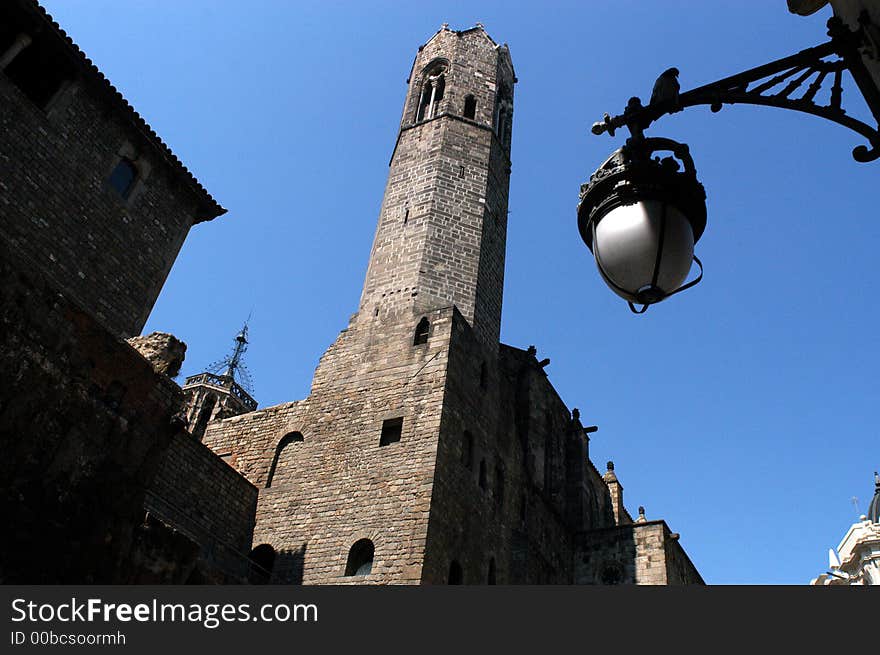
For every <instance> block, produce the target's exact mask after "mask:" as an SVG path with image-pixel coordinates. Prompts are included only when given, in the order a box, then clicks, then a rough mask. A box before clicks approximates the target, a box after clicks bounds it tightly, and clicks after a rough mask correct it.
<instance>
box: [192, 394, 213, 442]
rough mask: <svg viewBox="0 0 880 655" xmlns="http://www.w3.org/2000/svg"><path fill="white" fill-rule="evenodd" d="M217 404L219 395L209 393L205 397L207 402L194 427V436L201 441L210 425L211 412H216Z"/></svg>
mask: <svg viewBox="0 0 880 655" xmlns="http://www.w3.org/2000/svg"><path fill="white" fill-rule="evenodd" d="M216 404H217V396H215V395H214V394H208V397H207V398H206V399H205V404H204V405H203V406H202V409H201V410H200V411H199V416H198V418H197V419H196V423H195V425H194V426H193V429H192V436H194V437H195V438H196V439H198V440H199V441H201V440H202V437H204V436H205V430H206V429H207V427H208V421H210V420H211V414H212V413H213V412H214V405H216Z"/></svg>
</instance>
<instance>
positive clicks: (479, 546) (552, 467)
mask: <svg viewBox="0 0 880 655" xmlns="http://www.w3.org/2000/svg"><path fill="white" fill-rule="evenodd" d="M455 316H456V319H457V320H456V321H455V322H454V329H453V339H452V343H451V346H450V354H449V365H448V367H447V380H446V393H445V394H444V400H443V418H442V422H441V429H440V441H439V445H438V452H437V464H436V469H435V472H434V491H433V494H432V498H431V521H430V524H429V528H428V542H427V544H426V552H425V572H424V575H423V582H426V583H445V582H447V581H448V579H449V571H450V568H451V566H452V562H456V564H457V565H458V566H460V567H461V569H462V572H463V582H464V583H465V584H487V583H490V582H491V583H497V584H553V583H556V584H569V583H571V581H572V577H573V572H572V557H573V553H572V548H573V543H572V541H571V535H572V534H573V531H574V530H586V529H590V528H593V527H602V526H605V525H609V524H611V522H612V519H611V512H610V498H609V497H608V490H607V488H606V487H605V484H604V482H603V481H602V479H601V477H600V476H599V475H598V473H597V472H596V471H595V469H594V468H593V467H592V466H591V465H590V464H589V460H588V457H587V440H586V435H585V434H584V432H583V428H582V426H581V425H580V422H579V420H577V419H573V418H572V415H571V412H570V411H569V410H568V408H567V407H566V406H565V404H564V403H563V402H562V400H561V399H560V398H559V396H558V394H557V393H556V391H555V390H554V389H553V387H552V385H551V384H550V383H549V381H548V380H547V376H546V375H545V373H544V370H543V368H542V367H541V366H540V365H539V363H538V361H537V359H536V358H535V356H534V354H533V353H532V352H530V351H523V350H520V349H517V348H511V347H509V346H501V349H500V351H499V352H498V353H497V354H496V353H495V352H493V351H492V350H490V349H487V348H485V347H484V346H483V345H482V343H481V341H480V339H479V338H478V337H477V335H476V334H474V331H473V330H472V329H471V327H470V325H469V324H468V323H467V321H465V320H464V318H463V317H462V316H461V315H460V314H456V315H455Z"/></svg>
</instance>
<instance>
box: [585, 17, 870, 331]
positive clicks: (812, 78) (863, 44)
mask: <svg viewBox="0 0 880 655" xmlns="http://www.w3.org/2000/svg"><path fill="white" fill-rule="evenodd" d="M878 32H880V30H878V29H877V28H876V27H875V26H873V25H872V24H871V22H870V19H869V16H868V13H867V11H865V12H863V13H862V15H861V16H860V18H859V27H858V29H856V30H850V29H849V28H847V27H846V25H844V23H843V21H841V20H840V18H838V17H836V16H834V17H832V18H831V19H830V20H829V21H828V35H829V36H830V37H831V40H830V41H828V42H827V43H824V44H822V45H819V46H816V47H813V48H808V49H806V50H802V51H801V52H798V53H796V54H794V55H791V56H790V57H785V58H783V59H779V60H777V61H773V62H770V63H769V64H765V65H763V66H758V67H757V68H753V69H751V70H747V71H745V72H742V73H739V74H737V75H732V76H731V77H726V78H724V79H721V80H718V81H717V82H712V83H710V84H706V85H704V86H701V87H699V88H696V89H693V90H691V91H687V92H685V93H679V92H678V91H679V87H678V81H677V79H676V77H677V76H678V70H677V69H675V68H671V69H669V70H668V71H666V72H665V73H663V74H662V75H661V76H660V78H659V79H658V80H657V83H656V84H655V86H654V92H653V94H652V96H651V102H650V103H649V104H648V105H647V106H643V105H642V102H641V100H640V99H639V98H631V99H630V101H629V103H628V104H627V106H626V109H625V111H624V113H623V114H621V115H619V116H615V117H614V118H612V117H611V116H609V115H608V114H605V117H604V120H603V121H601V122H598V123H595V124H594V125H593V129H592V131H593V133H594V134H602V133H605V132H607V133H608V134H609V135H610V136H614V133H615V131H616V130H617V129H619V128H621V127H626V128H627V129H628V130H629V132H630V134H631V137H630V138H629V139H627V141H626V144H625V145H624V146H623V147H622V148H620V149H618V150H616V151H615V152H614V153H613V154H612V155H611V156H610V157H609V158H608V159H607V160H606V161H605V162H604V163H603V164H602V165H601V166H600V167H599V169H598V170H597V171H596V172H595V173H594V174H593V175H592V176H591V177H590V180H589V181H588V182H587V183H586V184H584V185H582V186H581V195H580V203H579V204H578V229H579V230H580V233H581V237H582V238H583V239H584V242H585V243H586V244H587V247H588V248H589V249H590V251H591V252H592V253H593V255H594V257H595V258H596V264H597V266H598V268H599V273H600V274H601V275H602V278H603V279H604V280H605V282H606V283H607V284H608V286H609V287H611V289H612V291H614V292H615V293H616V294H617V295H619V296H621V297H622V298H624V299H625V300H626V301H627V302H628V303H629V306H630V309H631V310H632V311H633V312H636V313H639V314H640V313H643V312H644V311H646V310H647V308H648V307H649V306H650V305H652V304H654V303H657V302H660V301H661V300H664V299H665V298H668V297H669V296H671V295H673V294H675V293H678V292H680V291H683V290H685V289H688V288H690V287H692V286H694V285H695V284H697V283H698V282H699V281H700V280H701V279H702V276H703V266H702V264H701V262H700V260H699V259H698V258H697V257H696V256H694V254H693V249H694V244H695V243H696V242H697V241H698V240H699V238H700V236H701V235H702V234H703V230H704V229H705V227H706V193H705V191H704V189H703V186H702V185H701V184H700V183H699V181H697V174H696V169H695V167H694V162H693V160H692V159H691V156H690V154H689V151H688V147H687V146H686V145H684V144H681V143H677V142H675V141H672V140H670V139H662V138H647V137H645V136H644V131H645V129H647V128H648V127H649V126H650V125H651V123H653V122H654V121H656V120H657V119H658V118H660V117H661V116H663V115H665V114H668V113H673V112H677V111H681V110H682V109H684V108H685V107H693V106H695V105H709V106H710V107H711V109H712V111H713V112H717V111H720V110H721V108H722V106H723V105H725V104H737V103H743V104H753V105H764V106H770V107H780V108H783V109H793V110H795V111H800V112H805V113H808V114H813V115H815V116H820V117H822V118H825V119H827V120H830V121H833V122H835V123H838V124H839V125H843V126H844V127H848V128H849V129H851V130H853V131H854V132H857V133H858V134H860V135H862V136H863V137H865V138H866V139H867V141H868V144H869V145H868V146H865V145H859V146H856V148H854V149H853V153H852V155H853V158H854V159H855V160H856V161H859V162H870V161H874V160H875V159H877V158H880V130H878V127H876V126H874V127H872V126H871V125H868V124H866V123H864V122H862V121H859V120H857V119H855V118H852V117H851V116H848V115H847V114H846V111H845V110H844V109H843V107H842V98H843V86H842V76H843V72H844V71H845V70H846V71H849V73H850V74H851V75H852V77H853V79H854V80H855V82H856V84H857V85H858V88H859V90H860V91H861V93H862V96H863V97H864V99H865V101H866V102H867V105H868V107H869V109H870V110H871V113H872V114H873V116H874V119H875V120H876V121H877V122H878V126H880V89H878V88H877V85H876V84H875V82H874V79H873V78H872V76H871V73H870V72H869V71H868V69H867V68H866V67H865V63H864V61H863V59H862V54H861V51H862V50H867V51H871V52H874V53H877V52H878V51H880V43H875V42H874V41H873V40H872V39H873V38H874V37H875V36H876V35H877V34H878ZM827 81H831V87H830V93H829V98H830V99H829V104H827V105H817V104H816V103H815V102H814V98H815V97H816V95H817V94H818V92H819V91H820V90H821V89H822V87H823V84H825V83H826V82H827ZM805 85H806V87H805V89H804V90H803V92H802V93H801V92H800V91H799V90H801V89H802V88H804V86H805ZM658 151H668V152H670V153H672V156H669V157H665V158H660V157H654V156H653V155H654V153H655V152H658ZM676 159H678V160H679V161H676ZM679 162H681V163H680V164H679ZM682 167H683V170H681V169H682ZM692 262H696V264H697V266H698V267H699V269H700V272H699V275H698V276H697V278H696V279H694V280H692V281H691V282H687V283H685V280H686V278H687V275H688V273H689V271H690V268H691V263H692ZM634 303H638V304H641V305H642V308H641V309H636V307H635V304H634Z"/></svg>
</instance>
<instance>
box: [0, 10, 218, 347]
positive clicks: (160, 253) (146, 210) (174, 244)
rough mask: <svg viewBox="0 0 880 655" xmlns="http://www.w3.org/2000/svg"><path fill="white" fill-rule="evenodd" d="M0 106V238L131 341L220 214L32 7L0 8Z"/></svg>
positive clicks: (59, 32)
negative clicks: (194, 233) (189, 247)
mask: <svg viewBox="0 0 880 655" xmlns="http://www.w3.org/2000/svg"><path fill="white" fill-rule="evenodd" d="M0 106H2V107H3V111H2V112H0V216H2V220H0V237H2V238H3V240H5V241H6V242H8V243H10V244H12V245H13V247H14V248H15V249H16V251H17V252H18V253H19V254H20V255H22V256H23V257H25V258H26V259H27V260H29V262H30V265H31V266H32V267H34V268H35V269H37V270H41V271H44V272H45V273H46V274H47V275H48V276H49V277H50V278H51V279H52V280H53V282H54V283H55V284H56V286H57V287H58V288H59V289H60V290H63V291H64V292H65V293H66V294H67V296H68V297H70V298H71V299H73V300H74V301H76V302H77V303H78V304H79V305H80V306H81V307H83V309H85V310H86V311H88V312H89V313H90V314H92V315H93V316H94V317H95V318H96V319H97V320H98V321H99V322H101V323H102V324H103V325H105V326H106V327H107V328H108V329H109V330H110V331H111V332H113V333H114V334H117V335H121V336H132V335H136V334H139V333H140V331H141V329H142V328H143V326H144V323H145V322H146V320H147V316H148V315H149V313H150V310H151V309H152V307H153V303H154V302H155V300H156V297H157V296H158V294H159V291H160V289H161V288H162V285H163V284H164V282H165V278H166V277H167V276H168V271H169V270H170V269H171V265H172V264H173V263H174V260H175V258H176V257H177V253H178V251H179V250H180V247H181V245H182V244H183V241H184V239H185V238H186V235H187V233H188V232H189V229H190V227H191V226H192V225H193V224H195V223H198V222H200V221H204V220H209V219H211V218H213V217H215V216H217V215H219V214H221V213H223V211H224V210H223V209H222V208H221V207H220V206H219V205H218V204H217V203H216V202H215V201H214V200H213V198H211V196H210V195H209V194H208V193H207V192H206V191H205V190H204V189H203V188H202V187H201V186H200V185H199V184H198V182H197V181H196V180H195V178H193V177H192V175H190V174H189V172H188V171H186V169H185V168H184V167H183V165H182V164H181V163H180V162H179V161H178V160H177V158H176V157H175V156H174V155H173V154H172V153H171V151H170V150H168V148H167V147H166V146H165V145H164V144H163V143H162V141H161V140H160V139H159V138H158V137H157V136H156V134H155V133H154V132H152V130H150V128H149V126H148V125H147V124H146V123H145V122H144V121H143V119H142V118H140V116H139V115H138V114H137V113H136V112H135V111H134V110H133V109H132V108H131V106H130V105H128V103H127V102H126V101H125V99H124V98H123V97H122V96H121V95H119V93H118V92H117V91H116V90H115V89H114V88H113V87H112V86H111V85H110V83H109V82H108V81H107V80H106V78H104V76H103V75H101V74H100V72H99V71H98V70H97V69H96V68H95V67H94V66H93V65H92V64H91V62H89V61H88V60H87V59H86V58H85V56H84V55H83V53H82V52H81V51H80V50H79V49H78V48H77V47H76V45H74V43H73V42H72V41H71V40H70V39H69V38H68V37H67V35H66V34H65V33H64V32H63V31H62V30H61V29H59V28H58V27H57V25H54V24H53V23H52V22H51V20H50V19H49V17H48V16H46V14H45V12H44V11H43V9H42V8H40V7H39V6H38V5H37V4H36V3H35V2H33V1H32V0H5V1H4V2H3V3H0ZM120 165H123V166H129V165H130V166H131V169H130V171H131V172H132V173H133V174H134V176H133V178H131V179H127V178H123V179H120V178H119V177H114V175H117V174H120V173H121V172H124V171H121V169H120V171H117V167H119V166H120ZM114 181H116V183H117V187H114V186H113V182H114ZM125 182H127V184H125V185H123V183H125Z"/></svg>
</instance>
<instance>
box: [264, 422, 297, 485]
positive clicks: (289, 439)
mask: <svg viewBox="0 0 880 655" xmlns="http://www.w3.org/2000/svg"><path fill="white" fill-rule="evenodd" d="M296 441H300V442H301V441H303V436H302V434H301V433H299V432H288V433H287V434H285V435H284V436H283V437H281V440H280V441H279V442H278V445H277V446H276V447H275V456H274V457H272V464H271V466H269V475H268V476H267V477H266V488H267V489H268V488H269V487H271V486H272V480H273V479H274V478H275V472H276V471H277V470H278V462H279V460H281V459H282V457H281V456H282V453H283V452H284V450H285V448H287V447H288V446H289V445H290V444H292V443H294V442H296ZM281 468H282V469H283V468H284V462H283V461H282V466H281Z"/></svg>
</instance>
